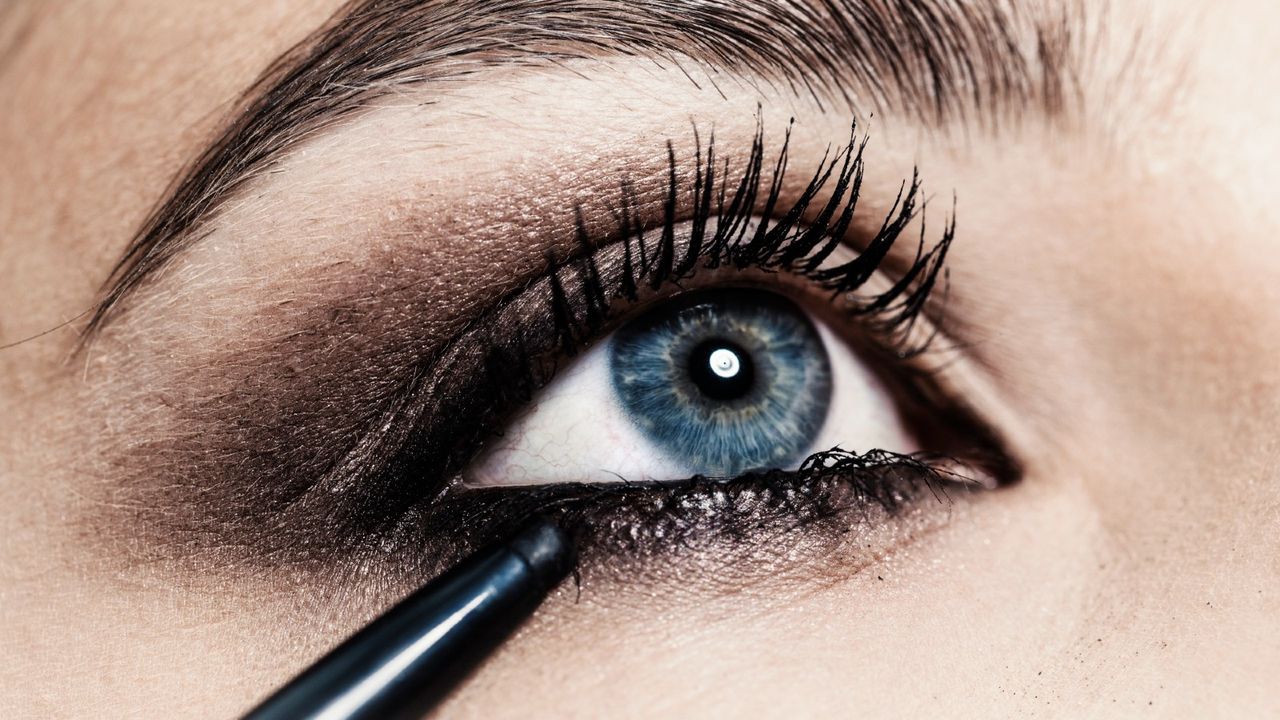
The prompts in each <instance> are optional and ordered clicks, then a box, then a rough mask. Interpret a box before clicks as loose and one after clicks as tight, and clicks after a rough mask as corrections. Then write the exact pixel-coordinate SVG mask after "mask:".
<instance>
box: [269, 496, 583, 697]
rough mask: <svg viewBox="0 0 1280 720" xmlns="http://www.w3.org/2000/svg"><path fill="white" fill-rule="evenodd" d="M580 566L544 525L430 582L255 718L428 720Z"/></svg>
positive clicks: (560, 535) (569, 547)
mask: <svg viewBox="0 0 1280 720" xmlns="http://www.w3.org/2000/svg"><path fill="white" fill-rule="evenodd" d="M573 564H574V548H573V544H572V543H571V542H570V540H569V538H568V537H567V536H566V535H565V533H564V531H563V530H561V529H560V528H559V527H557V526H556V525H554V524H552V523H551V522H550V521H547V520H543V519H540V520H536V521H534V522H533V523H531V524H529V525H527V526H525V527H524V528H523V529H522V530H520V531H519V532H518V533H516V534H515V535H514V536H513V537H511V538H510V539H508V540H507V541H506V542H503V543H500V544H499V545H497V546H494V547H491V548H489V549H487V550H481V551H479V552H477V553H475V554H474V555H471V556H470V557H467V558H466V559H464V560H463V561H462V562H460V563H459V564H458V565H457V566H455V567H453V568H452V569H450V570H449V571H447V572H446V573H444V574H443V575H441V576H440V577H438V578H436V579H435V580H432V581H431V582H429V583H427V584H426V585H425V586H423V587H422V588H421V589H419V590H417V591H416V592H414V593H413V594H412V595H410V596H409V597H408V598H406V599H405V600H404V601H402V602H401V603H400V604H398V605H396V606H395V607H393V608H391V609H390V610H388V611H387V612H386V613H385V614H383V615H382V616H381V617H379V618H378V619H376V620H374V621H373V622H372V623H370V624H369V625H368V626H366V627H365V628H364V629H363V630H361V631H359V632H358V633H356V634H355V635H353V636H352V637H350V638H349V639H347V640H346V641H345V642H344V643H342V644H341V645H339V646H338V647H337V648H335V649H334V650H333V651H331V652H330V653H329V654H328V655H325V656H324V657H323V658H321V659H320V660H319V661H318V662H316V664H314V665H312V666H311V667H310V668H308V669H307V670H305V671H303V673H302V674H301V675H299V676H297V677H296V678H294V679H293V680H292V681H290V682H289V684H287V685H285V686H284V687H283V688H281V689H280V690H279V691H277V692H276V693H275V694H274V695H272V696H271V697H270V698H268V699H267V700H266V701H265V702H263V703H262V704H261V705H259V706H258V707H256V708H254V709H253V710H251V711H250V712H249V714H248V715H246V716H245V720H284V719H285V718H288V719H289V720H299V719H303V718H309V719H312V720H321V719H323V720H355V719H356V718H362V719H363V718H379V719H380V720H381V719H386V720H398V719H401V718H403V719H405V720H408V719H409V718H421V717H422V716H423V715H425V714H426V713H427V712H429V711H430V710H431V709H432V708H433V707H435V706H436V705H437V704H438V703H439V702H440V701H442V700H443V699H444V698H445V697H446V696H448V694H449V692H450V691H451V690H452V689H453V688H454V687H456V686H457V685H458V684H459V683H461V682H462V680H463V679H465V678H466V677H467V675H468V674H469V673H470V672H471V671H472V670H474V669H475V668H476V666H478V665H479V664H480V663H481V662H482V661H483V660H484V659H485V658H486V657H488V656H489V655H490V654H492V653H493V652H494V651H495V650H497V648H498V646H500V645H501V644H502V643H503V642H504V641H505V640H506V639H507V638H508V637H510V635H511V634H512V633H513V632H514V631H515V629H516V628H517V627H519V626H520V624H521V623H522V622H523V621H524V620H525V619H526V618H528V617H529V616H530V615H532V614H533V611H534V610H536V609H537V608H538V606H539V605H541V604H542V601H543V600H544V599H545V598H546V596H547V594H548V593H549V592H551V590H552V589H553V588H554V587H555V586H556V585H558V584H559V583H560V581H561V580H563V579H564V578H565V576H566V575H568V574H569V571H570V570H571V569H572V568H573Z"/></svg>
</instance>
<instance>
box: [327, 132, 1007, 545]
mask: <svg viewBox="0 0 1280 720" xmlns="http://www.w3.org/2000/svg"><path fill="white" fill-rule="evenodd" d="M789 143H790V129H788V132H787V135H786V139H785V141H784V142H783V145H782V149H781V151H780V152H779V153H778V155H777V158H776V161H775V162H773V163H772V164H770V165H769V166H766V163H765V150H764V135H763V129H762V128H758V130H757V134H756V137H755V139H754V141H753V143H752V146H751V151H750V154H749V156H748V158H747V160H746V162H745V163H743V164H742V165H741V166H740V167H739V168H738V170H737V172H738V173H740V174H739V175H737V176H736V179H734V178H733V177H732V176H731V175H730V172H731V170H732V169H733V167H734V165H733V163H731V162H729V161H726V160H721V159H720V158H718V156H717V154H716V145H715V139H714V137H712V138H711V139H710V140H709V142H708V143H707V145H706V146H705V148H703V147H702V146H701V144H699V146H698V149H697V151H696V153H695V157H694V163H693V169H692V171H691V172H682V171H681V170H682V168H681V166H680V164H679V162H678V160H677V157H676V153H675V151H674V150H673V149H672V147H671V146H670V145H668V178H667V191H666V198H665V202H663V203H661V209H660V216H659V217H657V218H656V219H655V218H652V217H645V215H646V211H644V210H643V209H644V208H649V209H650V210H652V208H653V206H652V205H645V204H644V203H643V202H641V200H640V198H639V196H638V194H637V193H636V192H635V191H634V190H633V189H632V188H633V186H632V185H631V183H630V182H626V181H624V182H623V183H622V193H621V197H622V200H621V202H620V203H619V205H618V207H617V208H616V209H615V211H614V212H613V219H614V221H615V223H614V224H615V229H614V232H612V233H610V238H611V240H610V241H608V242H598V241H597V240H596V238H594V237H593V236H592V233H591V232H589V231H588V229H587V223H586V222H585V221H584V220H583V218H582V213H581V212H580V213H579V215H578V223H577V236H578V237H577V240H578V242H577V246H578V248H577V251H576V252H575V253H573V254H571V255H570V256H569V257H566V258H557V257H551V256H549V257H548V258H547V260H548V270H547V272H546V273H545V274H544V275H543V276H542V277H541V278H539V279H536V280H534V281H532V282H530V283H529V284H527V285H526V286H524V287H523V288H521V289H519V290H518V291H516V292H514V293H512V294H511V295H509V296H506V297H503V298H500V299H499V300H497V301H496V302H495V303H494V304H493V305H492V306H491V307H490V309H489V310H488V311H486V312H484V313H482V314H481V316H480V317H479V318H478V319H477V320H476V321H475V322H474V323H472V325H471V326H470V327H469V328H468V329H467V330H466V331H464V332H463V333H461V334H460V335H459V336H458V337H457V338H455V339H454V340H453V341H452V342H451V343H450V344H449V345H448V346H447V348H446V349H445V350H444V351H443V352H442V353H441V354H439V355H436V356H434V357H432V358H430V359H428V360H427V361H424V362H423V363H422V364H421V365H420V367H419V369H418V371H417V372H416V373H415V374H414V376H413V378H412V379H411V381H410V382H409V384H408V386H407V387H406V388H405V391H404V392H403V393H402V394H401V397H402V398H403V399H402V401H401V402H400V403H399V404H398V405H397V406H396V407H394V408H391V409H390V410H389V411H388V412H387V413H386V415H385V416H384V418H383V421H382V422H380V423H379V428H380V431H379V432H377V433H373V434H371V435H370V436H369V438H367V439H366V441H365V442H362V443H361V445H360V447H359V448H358V450H357V452H356V453H353V457H351V458H349V462H347V463H345V464H344V466H345V468H348V469H351V470H352V474H355V475H357V477H355V478H353V479H354V480H355V482H352V483H350V484H347V486H348V487H361V488H367V489H369V491H370V495H371V497H369V498H367V501H366V502H361V503H359V505H361V506H363V507H365V508H369V509H371V510H370V511H369V512H367V513H366V514H365V515H363V516H362V517H361V518H359V520H360V521H361V522H360V524H361V525H366V526H367V525H370V524H372V525H374V526H375V527H374V529H377V530H381V531H383V532H384V533H395V534H399V533H402V532H405V527H406V526H407V525H412V526H413V527H415V528H417V531H418V533H420V534H422V535H425V534H430V535H435V536H440V535H444V536H451V537H460V540H459V542H460V543H461V544H462V546H464V547H465V546H466V545H468V544H471V543H470V542H469V541H468V540H467V539H466V538H467V537H471V538H473V539H474V538H476V537H477V533H479V534H480V537H481V539H483V534H484V532H485V531H486V530H485V529H490V530H492V531H493V532H499V531H501V529H502V528H505V527H508V526H509V525H510V524H511V522H514V521H516V520H518V517H514V515H515V514H518V513H525V512H532V511H540V510H545V509H546V507H547V505H548V504H551V505H555V506H556V507H557V508H559V509H560V511H562V512H568V513H570V514H574V511H572V510H570V509H568V508H567V506H566V503H568V505H572V506H574V507H577V508H585V507H588V506H590V507H592V508H595V510H593V511H592V513H587V514H591V515H592V516H593V517H598V516H599V511H600V507H601V503H603V502H604V498H606V497H607V498H611V500H610V503H609V506H610V507H611V508H613V511H614V512H615V513H621V512H623V510H624V508H623V506H624V505H626V503H627V502H632V501H642V502H645V503H649V504H650V505H653V503H654V502H656V503H657V504H658V505H664V506H665V505H666V503H667V501H669V500H671V499H672V498H673V497H675V495H677V494H679V495H682V496H683V497H686V498H688V497H690V495H689V493H691V492H702V491H703V490H706V492H710V493H712V495H713V496H715V497H721V496H722V495H724V493H727V492H730V491H732V490H733V488H734V487H735V485H736V486H741V482H750V483H756V484H757V485H758V484H759V483H761V482H765V481H767V482H768V483H769V487H770V488H771V489H770V490H769V492H767V493H763V492H760V491H759V490H760V488H759V487H757V488H756V491H755V492H754V493H753V495H752V497H753V498H755V499H756V500H757V501H759V502H764V503H765V504H766V505H768V504H769V503H770V502H773V501H768V500H767V498H774V499H777V498H783V497H786V498H793V499H794V498H795V497H811V498H812V497H814V496H816V495H820V496H821V497H823V498H826V500H824V502H826V503H827V504H830V501H831V498H832V497H833V495H832V492H833V491H832V489H831V488H832V486H831V483H832V481H833V478H835V477H838V476H841V475H842V474H843V476H844V477H846V478H847V479H850V480H852V479H853V478H855V476H856V478H857V479H858V482H857V483H854V485H849V486H846V487H845V488H844V489H845V490H846V491H848V490H849V489H850V488H854V489H855V490H856V492H853V493H852V495H853V496H856V497H859V498H862V499H864V500H865V499H884V498H896V500H895V503H897V502H898V501H902V500H904V498H905V497H906V496H907V495H910V494H912V493H909V492H908V485H909V484H910V483H906V482H905V481H904V479H903V478H904V476H905V475H907V474H910V475H911V476H912V477H913V478H914V480H913V482H914V484H915V487H916V490H919V489H920V488H923V487H928V488H931V489H934V488H937V487H938V486H939V485H941V484H942V483H944V482H947V481H949V480H953V479H956V478H958V476H956V475H954V473H951V471H949V470H947V469H945V467H943V466H941V465H936V464H934V463H931V462H926V461H924V460H923V459H919V458H913V457H908V456H905V455H901V454H893V453H886V452H871V453H868V454H866V455H850V454H848V453H843V454H842V453H840V452H839V451H837V452H836V453H835V454H834V455H833V454H825V455H822V454H820V455H815V456H813V457H811V458H809V460H807V461H805V462H804V463H803V464H802V467H801V468H800V469H798V470H796V471H790V475H786V474H785V473H784V474H780V473H779V471H774V470H766V469H764V468H761V469H760V470H759V471H757V470H755V469H754V468H755V467H756V465H755V463H754V462H747V463H741V464H735V463H725V462H720V463H719V464H716V465H714V468H715V470H716V471H717V472H718V473H721V474H729V473H739V472H745V475H744V476H743V477H742V478H739V479H738V480H739V481H741V482H737V481H729V482H725V481H724V478H723V477H719V478H715V479H714V480H711V479H708V478H705V477H703V476H701V475H699V476H698V477H695V478H693V479H692V480H690V481H688V482H685V483H678V484H673V485H671V486H670V487H668V488H664V489H662V490H661V491H657V490H646V491H644V492H636V491H634V489H632V488H628V489H627V491H626V492H618V490H617V488H611V489H609V490H608V491H607V492H598V489H597V488H591V487H588V486H579V487H574V488H568V487H562V488H555V489H552V490H551V491H550V492H547V491H543V490H541V489H539V490H537V491H534V492H527V493H525V494H524V495H522V496H517V494H515V493H514V491H512V490H510V489H503V490H493V491H489V490H485V491H478V490H467V489H465V488H462V484H461V479H460V476H459V473H461V472H462V471H463V469H464V468H465V467H466V466H467V465H468V464H469V463H470V462H471V461H472V460H473V458H474V455H475V453H476V451H477V450H478V449H480V448H481V447H482V446H483V445H484V444H485V443H486V442H488V441H490V440H491V439H492V438H493V437H494V436H495V434H497V433H498V431H499V430H501V429H502V428H503V427H504V426H505V424H506V423H507V421H508V420H509V419H510V417H511V413H512V412H513V411H515V410H516V409H518V408H520V407H523V406H526V405H527V404H528V403H529V402H530V401H531V400H532V399H533V398H534V396H535V395H536V394H537V393H538V392H539V391H540V390H541V389H542V388H543V387H545V386H546V385H547V384H548V383H549V382H551V380H552V379H553V378H554V377H555V376H556V375H557V373H558V371H560V370H561V369H563V368H562V366H563V365H564V364H565V363H566V362H568V361H570V360H571V359H572V358H574V357H576V356H577V355H579V354H580V353H581V352H582V351H583V350H584V349H586V348H589V347H591V346H593V345H594V344H595V343H596V342H597V341H598V339H599V338H600V337H601V336H602V335H603V334H604V333H605V332H606V331H608V330H611V329H614V328H616V327H617V326H618V325H619V324H620V323H621V322H622V321H623V320H625V316H626V315H627V314H628V313H632V312H634V308H636V307H638V306H644V305H645V304H646V303H647V304H653V303H654V302H656V301H657V300H660V299H661V296H662V294H663V292H664V291H670V290H671V289H673V288H674V289H676V290H679V289H680V288H681V287H683V286H685V285H689V284H691V283H695V282H698V281H699V280H700V279H701V278H703V277H705V276H706V275H715V276H717V277H723V276H724V275H725V274H726V273H728V274H733V275H738V276H741V277H743V278H746V277H748V276H751V275H754V276H755V279H756V281H757V284H761V281H762V280H763V279H769V280H771V281H776V282H782V281H783V280H784V279H785V278H792V279H795V280H796V284H799V285H803V286H804V292H805V293H806V294H808V295H810V296H821V297H823V298H824V299H825V305H827V306H828V307H827V310H828V314H829V315H831V316H832V317H837V318H839V319H840V320H841V321H842V322H848V323H851V324H856V326H857V327H859V328H862V329H863V331H864V332H865V334H866V335H867V337H868V338H869V339H870V340H871V344H872V345H874V347H875V348H876V349H877V351H878V352H879V353H880V354H882V355H884V356H886V357H891V358H893V359H894V361H895V362H898V363H905V362H907V361H909V360H910V359H911V358H913V357H915V356H917V355H919V354H920V353H922V352H924V350H925V349H926V348H927V347H928V342H929V340H930V339H931V336H927V335H926V337H925V338H924V339H923V340H922V339H920V337H919V333H916V332H914V329H915V328H916V323H917V320H918V319H919V318H920V316H921V314H922V311H923V310H924V308H925V305H926V302H927V300H928V298H929V296H930V293H931V291H932V290H933V288H934V287H935V286H936V284H937V282H938V280H939V278H940V277H941V276H942V274H943V266H944V261H945V258H946V254H947V250H948V248H949V247H950V245H951V242H952V239H953V237H954V224H953V223H948V224H947V225H946V227H945V228H944V231H943V233H942V236H941V239H940V240H939V241H938V242H937V243H936V244H934V245H933V246H932V247H931V248H929V249H928V250H926V249H925V237H926V235H925V231H924V229H923V227H922V228H921V231H920V237H919V241H918V242H917V244H916V247H915V256H914V259H913V260H912V262H911V263H910V264H909V266H908V267H907V268H906V270H905V271H903V272H902V273H901V275H900V276H899V277H898V278H897V279H896V280H895V281H893V282H892V283H886V285H887V286H886V287H884V289H883V290H881V291H880V292H876V293H865V292H862V291H863V290H864V289H865V287H866V286H867V285H868V284H869V283H870V281H871V280H872V279H873V278H874V277H875V276H876V274H877V272H878V271H879V270H880V268H881V266H882V265H883V264H884V262H885V260H886V258H887V257H888V256H889V252H890V250H891V249H892V248H893V246H894V245H895V243H896V242H897V241H898V240H899V239H900V237H901V236H902V235H903V234H904V232H905V231H906V229H907V227H908V226H909V224H910V223H911V222H912V221H913V220H914V219H916V217H917V214H918V203H919V198H920V191H921V183H920V180H919V176H918V175H913V177H912V178H911V180H910V181H909V182H904V183H903V184H902V186H901V188H900V189H899V191H898V194H897V197H896V199H895V200H894V202H893V204H892V206H891V208H890V210H889V211H888V212H887V213H886V215H885V217H884V219H883V221H882V222H881V223H880V225H879V229H878V230H877V231H876V232H875V233H874V235H873V236H872V237H871V238H870V239H869V240H868V241H867V242H866V243H865V244H864V245H863V249H862V251H861V252H860V253H858V254H857V255H856V256H853V257H852V258H849V259H846V258H843V257H842V253H844V254H847V246H845V243H846V242H847V240H848V238H849V235H850V231H851V228H852V227H853V224H854V220H855V211H856V208H857V204H858V199H859V196H860V193H861V188H862V182H863V173H864V165H863V151H864V150H865V147H866V141H865V139H863V140H862V141H861V142H859V141H858V139H857V136H856V134H851V140H850V142H849V144H848V145H847V146H844V147H843V148H841V149H840V150H838V151H836V152H834V153H829V154H828V156H827V157H825V158H824V159H823V160H822V162H821V163H820V164H819V167H818V169H817V170H816V171H815V173H814V174H813V175H812V177H811V179H810V181H809V182H808V183H807V185H806V186H805V187H804V189H803V190H802V191H801V192H800V193H799V194H798V195H796V196H794V200H792V201H790V202H789V204H785V206H784V200H783V198H784V188H785V187H786V183H785V177H786V175H787V165H788V152H787V148H788V146H789ZM824 192H825V193H826V200H825V201H822V202H820V201H819V198H820V197H821V196H822V195H823V193H824ZM803 218H811V219H809V221H808V222H803V221H802V219H803ZM655 220H656V221H655ZM922 225H923V223H922ZM715 349H717V348H712V349H711V351H714V350H715ZM709 359H710V355H708V360H709ZM739 359H740V360H741V356H739ZM908 393H909V394H911V395H912V399H913V402H914V403H915V404H916V405H917V406H919V407H922V408H925V409H928V410H930V411H935V410H936V412H935V414H944V413H946V412H949V413H952V415H953V416H955V415H959V414H960V413H957V412H954V411H953V409H952V408H947V409H946V410H938V409H937V408H938V404H937V403H936V402H934V398H935V397H936V396H937V393H936V392H934V391H928V390H925V391H921V390H919V389H918V388H908ZM601 401H602V402H604V401H606V399H605V398H601ZM938 424H939V425H946V424H947V423H945V422H940V423H938ZM979 435H981V438H982V440H983V441H984V443H985V441H986V440H987V439H988V436H987V435H985V434H982V433H979ZM984 446H986V445H984ZM920 457H921V458H923V457H924V456H920ZM833 458H835V461H832V459H833ZM851 458H852V459H851ZM787 460H788V462H790V461H792V460H794V458H791V457H788V458H787ZM877 467H882V468H884V469H885V473H884V476H885V478H891V477H892V478H894V479H893V480H892V484H893V488H895V489H893V490H892V491H890V490H888V489H882V490H875V489H872V488H870V486H869V483H870V479H871V478H873V477H874V476H875V475H876V473H875V468H877ZM946 467H952V466H946ZM362 468H375V469H376V471H375V472H373V473H364V472H361V469H362ZM855 468H856V472H854V469H855ZM904 469H910V470H911V471H912V472H911V473H905V472H904ZM359 475H364V476H363V477H359ZM787 477H789V478H790V479H791V481H793V487H791V488H790V489H786V490H785V491H783V490H780V489H779V487H778V485H777V484H778V483H779V482H783V481H784V478H787ZM706 482H715V483H718V485H717V487H715V488H714V489H707V488H704V483H706ZM886 482H889V481H888V480H886ZM690 483H692V484H690ZM855 485H856V487H854V486H855ZM820 487H821V488H825V489H823V490H821V491H820V492H819V488H820ZM886 487H887V486H886ZM806 488H808V489H807V490H806ZM792 491H794V492H792ZM653 492H665V493H667V495H665V496H664V498H665V499H658V500H656V501H655V499H654V498H653V497H652V493H653ZM815 494H816V495H815ZM837 494H839V495H840V496H841V497H844V498H846V499H847V497H848V496H849V495H850V493H848V492H842V493H837ZM494 495H505V496H506V497H505V499H499V500H497V501H493V500H492V498H493V496H494ZM627 498H631V500H628V499H627ZM788 502H789V501H788ZM836 504H839V503H836ZM704 506H705V503H704ZM762 507H763V506H762ZM885 507H888V506H887V505H886V506H885ZM633 509H634V508H633ZM738 509H739V510H741V507H739V508H738ZM587 514H584V513H576V514H575V515H574V516H575V517H579V518H581V517H586V515H587ZM617 517H620V516H619V515H616V514H615V516H614V518H613V519H612V520H607V519H606V520H604V522H606V524H611V525H613V526H616V525H617V523H616V522H614V521H615V520H616V519H617ZM633 530H634V528H633Z"/></svg>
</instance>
